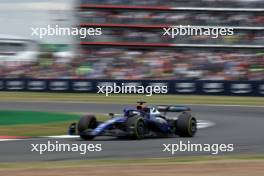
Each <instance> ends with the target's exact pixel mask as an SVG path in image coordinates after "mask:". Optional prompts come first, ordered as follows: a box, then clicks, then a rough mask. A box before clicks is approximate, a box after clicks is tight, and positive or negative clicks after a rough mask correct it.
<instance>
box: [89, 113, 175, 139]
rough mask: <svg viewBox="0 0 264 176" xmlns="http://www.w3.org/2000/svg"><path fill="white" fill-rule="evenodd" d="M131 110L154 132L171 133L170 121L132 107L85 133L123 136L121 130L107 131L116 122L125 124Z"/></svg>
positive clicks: (113, 126)
mask: <svg viewBox="0 0 264 176" xmlns="http://www.w3.org/2000/svg"><path fill="white" fill-rule="evenodd" d="M131 112H133V113H137V114H140V116H141V117H143V119H144V122H145V124H146V125H147V126H148V128H150V129H153V130H155V132H159V133H163V134H172V133H173V126H172V125H170V123H169V122H168V121H167V120H165V119H163V118H160V117H158V116H157V114H151V113H149V112H145V111H142V110H135V109H133V108H125V109H124V114H123V116H120V117H113V118H111V119H109V120H107V121H105V122H103V123H100V124H99V125H98V126H97V127H96V128H95V129H92V130H90V131H87V132H86V134H88V135H91V136H104V135H108V136H109V135H110V136H111V135H113V136H115V135H117V136H118V135H121V136H122V135H124V136H125V135H126V134H125V133H123V134H122V132H121V131H120V134H115V133H109V131H110V130H114V129H115V125H116V124H120V125H123V126H125V125H126V122H127V120H128V118H130V116H129V113H131Z"/></svg>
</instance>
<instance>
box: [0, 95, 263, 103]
mask: <svg viewBox="0 0 264 176" xmlns="http://www.w3.org/2000/svg"><path fill="white" fill-rule="evenodd" d="M0 97H1V99H0V100H1V101H48V102H50V101H59V102H87V103H111V104H112V103H116V104H134V103H135V102H136V101H139V100H144V101H147V102H149V103H152V104H217V105H252V106H264V97H238V96H198V95H153V96H151V97H147V96H145V95H110V96H108V97H106V96H105V95H104V94H86V93H79V94H77V93H28V92H0Z"/></svg>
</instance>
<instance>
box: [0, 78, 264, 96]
mask: <svg viewBox="0 0 264 176" xmlns="http://www.w3.org/2000/svg"><path fill="white" fill-rule="evenodd" d="M114 83H116V85H118V86H121V85H122V83H125V84H126V85H133V86H135V85H136V86H144V87H146V86H150V85H155V86H157V85H159V86H167V87H168V94H190V95H227V96H232V95H237V96H264V81H190V80H86V79H73V80H72V79H0V91H24V92H25V91H26V92H75V93H81V92H83V93H96V92H97V91H98V90H99V89H98V87H97V86H102V85H104V86H105V85H108V86H110V85H113V84H114Z"/></svg>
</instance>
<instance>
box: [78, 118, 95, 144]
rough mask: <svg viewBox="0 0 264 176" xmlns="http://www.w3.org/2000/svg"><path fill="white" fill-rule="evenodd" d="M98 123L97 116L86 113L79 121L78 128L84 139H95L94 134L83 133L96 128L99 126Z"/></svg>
mask: <svg viewBox="0 0 264 176" xmlns="http://www.w3.org/2000/svg"><path fill="white" fill-rule="evenodd" d="M97 125H98V123H97V120H96V118H95V116H93V115H86V116H83V117H82V118H81V119H80V120H79V122H78V126H77V129H78V133H79V134H80V137H81V138H82V139H84V140H89V139H93V138H94V136H92V135H87V134H84V135H83V133H84V132H85V131H86V130H89V129H95V128H96V127H97Z"/></svg>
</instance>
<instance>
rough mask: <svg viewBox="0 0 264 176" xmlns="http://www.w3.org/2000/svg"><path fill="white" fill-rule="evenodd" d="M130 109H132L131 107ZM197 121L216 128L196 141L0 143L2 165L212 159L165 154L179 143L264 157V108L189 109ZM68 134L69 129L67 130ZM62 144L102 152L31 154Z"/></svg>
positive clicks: (101, 109) (65, 106) (114, 108)
mask: <svg viewBox="0 0 264 176" xmlns="http://www.w3.org/2000/svg"><path fill="white" fill-rule="evenodd" d="M124 106H126V105H117V104H87V103H51V102H39V103H36V102H0V110H7V109H8V110H35V111H54V112H56V111H59V112H87V113H89V112H94V113H108V112H113V113H121V110H122V109H123V107H124ZM130 106H131V105H130ZM190 107H191V108H192V110H193V114H194V116H195V117H196V118H197V119H200V120H208V121H211V122H214V123H215V126H212V127H209V128H205V129H200V130H199V131H198V133H197V135H196V136H195V137H194V138H159V139H145V140H139V141H138V140H124V139H123V140H122V139H115V138H109V137H100V138H97V139H95V140H94V141H82V140H80V139H78V138H73V139H46V138H38V139H29V140H20V141H6V142H0V162H13V161H58V160H79V159H116V158H138V157H151V158H158V157H177V156H186V155H211V154H209V153H208V152H176V153H175V154H174V155H171V153H169V152H163V149H164V147H163V144H179V142H180V141H182V142H183V143H187V142H188V141H190V143H192V144H234V151H233V152H230V153H226V152H223V153H222V152H220V153H219V155H222V154H237V153H243V154H263V153H264V133H263V131H264V130H263V129H264V108H263V107H243V106H242V107H240V106H206V105H190ZM65 131H66V129H65ZM48 140H50V141H51V142H54V143H55V141H58V142H59V143H60V144H73V143H77V144H90V143H92V144H102V148H103V151H101V152H88V153H87V154H86V155H80V154H79V153H78V152H47V153H44V154H43V155H40V154H39V153H37V152H31V151H30V150H31V149H32V147H31V144H47V141H48Z"/></svg>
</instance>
